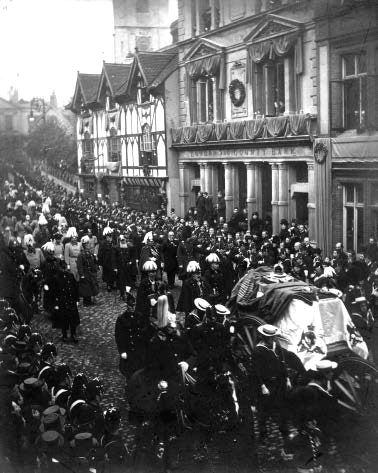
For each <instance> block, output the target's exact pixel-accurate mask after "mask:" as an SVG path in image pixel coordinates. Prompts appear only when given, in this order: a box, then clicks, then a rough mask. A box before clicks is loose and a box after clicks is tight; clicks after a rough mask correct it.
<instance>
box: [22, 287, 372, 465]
mask: <svg viewBox="0 0 378 473" xmlns="http://www.w3.org/2000/svg"><path fill="white" fill-rule="evenodd" d="M173 292H174V296H175V299H176V300H177V297H178V293H179V288H175V289H174V290H173ZM96 299H97V302H96V305H95V306H92V307H83V305H82V303H81V304H80V307H79V312H80V317H81V325H80V327H79V330H78V336H79V340H80V342H79V344H77V345H75V344H73V343H62V342H61V340H60V339H61V333H60V331H59V330H53V329H52V328H51V323H50V321H49V319H48V318H47V317H46V316H45V315H44V314H38V315H35V316H34V319H33V321H32V324H31V325H32V331H39V332H40V333H41V334H42V336H43V337H44V339H45V341H53V342H54V343H55V344H56V346H57V349H58V361H64V362H66V363H68V364H69V366H70V367H71V369H72V371H73V373H74V374H76V373H78V372H81V371H83V372H85V373H86V374H87V376H88V377H89V378H91V377H95V376H98V377H99V378H100V379H101V380H102V381H103V386H104V395H103V404H104V407H107V406H109V405H111V404H112V405H115V406H118V407H119V408H120V409H121V412H122V430H123V432H124V434H125V441H126V444H127V445H128V447H129V449H130V452H133V450H134V447H135V444H134V434H135V430H134V427H132V426H130V425H129V424H128V421H127V407H128V406H127V399H126V398H125V393H124V378H123V376H122V375H121V374H120V373H119V371H118V361H119V356H118V352H117V348H116V345H115V342H114V325H115V321H116V318H117V316H118V315H119V314H120V313H121V312H122V311H123V310H124V308H125V304H124V302H122V301H120V299H119V295H118V293H117V294H116V292H115V291H114V292H112V293H108V292H106V290H104V288H103V290H102V291H101V292H100V294H99V295H98V297H97V298H96ZM377 332H378V327H376V328H375V333H373V336H372V338H371V339H370V340H369V345H370V346H372V347H374V350H373V351H374V352H375V358H376V359H378V350H377V349H376V347H377V346H378V341H377V338H378V337H377ZM377 421H378V408H377V409H376V410H375V411H373V412H371V415H370V416H368V418H356V417H353V418H352V419H350V420H348V421H343V422H342V423H340V439H339V445H340V447H341V448H340V450H341V456H342V459H343V464H344V466H346V467H347V471H348V472H356V473H357V472H359V473H364V472H365V473H374V472H377V471H378V467H377V465H378V449H377V445H378V443H377V441H378V422H377ZM253 430H254V428H253V426H252V425H250V424H247V425H246V424H244V425H243V424H242V425H241V426H240V427H239V428H238V429H237V431H235V432H228V433H219V434H216V435H215V437H214V439H213V440H212V441H211V442H210V443H209V446H208V449H207V452H206V456H205V458H201V459H198V458H196V457H195V445H196V442H197V441H198V439H196V438H194V437H195V435H193V434H192V433H191V432H187V433H185V434H183V435H182V437H181V438H180V442H179V448H178V452H177V453H178V459H179V462H178V469H177V471H180V472H181V471H182V472H184V473H186V472H194V471H195V472H198V473H200V472H203V473H208V472H215V471H216V472H217V473H219V472H222V473H223V472H225V473H233V472H235V473H236V472H238V473H244V472H245V473H247V472H248V473H251V472H253V471H258V468H257V459H256V454H255V448H254V441H253ZM293 451H297V452H300V454H301V457H302V458H305V457H304V455H306V453H305V451H304V450H303V446H301V445H297V442H296V441H293ZM259 453H260V462H259V463H260V468H261V467H263V470H264V471H267V472H287V473H291V472H294V471H296V468H297V466H298V459H297V461H289V462H282V461H280V462H277V461H275V460H274V459H273V460H272V459H271V458H270V454H269V448H268V449H266V448H265V449H263V450H261V449H259ZM137 458H138V461H137V462H136V463H134V462H133V456H132V455H130V461H129V464H128V465H126V467H125V469H123V470H122V471H125V470H128V471H133V472H134V471H140V472H149V471H151V472H152V471H163V465H162V463H161V462H160V461H159V460H158V459H157V458H156V456H155V455H154V454H151V452H148V453H146V452H145V453H144V454H140V455H138V457H137ZM114 471H115V470H114V469H112V472H114ZM327 471H332V470H327Z"/></svg>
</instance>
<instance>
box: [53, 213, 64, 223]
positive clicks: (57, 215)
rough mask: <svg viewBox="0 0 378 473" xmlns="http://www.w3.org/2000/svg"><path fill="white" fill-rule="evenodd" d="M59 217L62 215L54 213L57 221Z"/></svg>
mask: <svg viewBox="0 0 378 473" xmlns="http://www.w3.org/2000/svg"><path fill="white" fill-rule="evenodd" d="M61 218H62V216H61V215H60V214H55V215H54V220H58V222H59V221H60V219H61Z"/></svg>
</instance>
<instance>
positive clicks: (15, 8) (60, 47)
mask: <svg viewBox="0 0 378 473" xmlns="http://www.w3.org/2000/svg"><path fill="white" fill-rule="evenodd" d="M103 60H105V61H106V62H114V44H113V7H112V0H0V97H4V98H5V99H9V90H10V87H11V86H13V87H15V88H17V89H18V91H19V98H20V99H21V98H23V99H24V100H30V99H32V98H33V97H40V98H44V99H46V100H49V99H50V95H51V93H52V92H53V91H55V93H56V96H57V99H58V104H59V105H60V106H63V105H66V104H67V103H69V100H70V98H71V97H72V96H73V94H74V92H75V85H76V77H77V71H80V72H83V73H97V74H99V73H100V72H101V68H102V61H103Z"/></svg>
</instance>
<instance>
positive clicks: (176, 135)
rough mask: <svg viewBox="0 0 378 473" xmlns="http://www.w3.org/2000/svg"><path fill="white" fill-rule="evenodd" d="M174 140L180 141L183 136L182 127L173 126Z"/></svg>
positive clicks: (175, 141) (174, 141)
mask: <svg viewBox="0 0 378 473" xmlns="http://www.w3.org/2000/svg"><path fill="white" fill-rule="evenodd" d="M171 135H172V142H173V143H180V142H181V137H182V127H180V128H171Z"/></svg>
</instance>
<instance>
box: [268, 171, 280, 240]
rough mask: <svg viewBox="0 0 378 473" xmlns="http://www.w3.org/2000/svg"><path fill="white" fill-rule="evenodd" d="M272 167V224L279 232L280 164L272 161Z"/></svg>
mask: <svg viewBox="0 0 378 473" xmlns="http://www.w3.org/2000/svg"><path fill="white" fill-rule="evenodd" d="M270 166H271V168H272V226H273V233H277V232H278V230H279V217H278V192H279V190H278V164H276V163H270Z"/></svg>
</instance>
